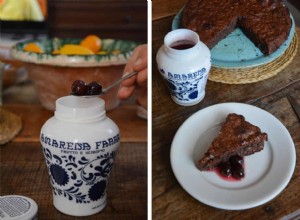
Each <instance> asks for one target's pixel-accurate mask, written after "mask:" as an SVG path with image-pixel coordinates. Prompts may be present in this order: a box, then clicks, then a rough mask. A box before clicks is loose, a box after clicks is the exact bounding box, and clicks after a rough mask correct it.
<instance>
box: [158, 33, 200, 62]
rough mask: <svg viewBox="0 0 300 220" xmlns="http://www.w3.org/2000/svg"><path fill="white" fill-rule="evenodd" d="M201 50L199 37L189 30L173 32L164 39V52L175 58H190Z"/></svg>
mask: <svg viewBox="0 0 300 220" xmlns="http://www.w3.org/2000/svg"><path fill="white" fill-rule="evenodd" d="M200 49H201V44H200V39H199V35H198V34H197V33H195V32H194V31H191V30H188V29H177V30H174V31H171V32H169V33H168V34H167V35H166V36H165V38H164V50H165V52H166V53H167V54H168V55H169V56H171V57H173V58H176V57H177V58H180V59H186V58H190V57H191V56H195V55H196V54H197V51H198V50H200Z"/></svg>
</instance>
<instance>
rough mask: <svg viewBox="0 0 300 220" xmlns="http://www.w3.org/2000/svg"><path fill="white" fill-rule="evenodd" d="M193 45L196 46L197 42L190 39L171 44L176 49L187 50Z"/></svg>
mask: <svg viewBox="0 0 300 220" xmlns="http://www.w3.org/2000/svg"><path fill="white" fill-rule="evenodd" d="M193 46H195V43H194V42H192V41H188V40H180V41H176V42H174V43H172V44H171V45H170V47H171V48H173V49H175V50H186V49H190V48H192V47H193Z"/></svg>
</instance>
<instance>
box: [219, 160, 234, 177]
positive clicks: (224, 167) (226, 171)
mask: <svg viewBox="0 0 300 220" xmlns="http://www.w3.org/2000/svg"><path fill="white" fill-rule="evenodd" d="M218 167H219V169H220V173H221V175H222V176H225V177H229V176H231V173H232V168H231V164H230V163H228V162H223V163H220V164H219V166H218Z"/></svg>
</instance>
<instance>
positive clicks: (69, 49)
mask: <svg viewBox="0 0 300 220" xmlns="http://www.w3.org/2000/svg"><path fill="white" fill-rule="evenodd" d="M59 53H60V54H65V55H93V54H94V53H93V51H91V50H90V49H88V48H86V47H83V46H80V45H76V44H65V45H64V46H63V47H62V48H60V50H59Z"/></svg>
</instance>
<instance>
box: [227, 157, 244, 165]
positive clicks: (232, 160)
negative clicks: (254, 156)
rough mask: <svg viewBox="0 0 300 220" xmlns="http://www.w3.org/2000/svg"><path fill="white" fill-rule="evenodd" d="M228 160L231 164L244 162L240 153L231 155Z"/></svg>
mask: <svg viewBox="0 0 300 220" xmlns="http://www.w3.org/2000/svg"><path fill="white" fill-rule="evenodd" d="M229 161H230V163H231V164H234V163H239V164H241V165H243V163H244V158H243V157H241V156H240V155H233V156H231V157H230V158H229Z"/></svg>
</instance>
